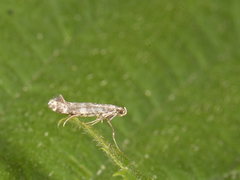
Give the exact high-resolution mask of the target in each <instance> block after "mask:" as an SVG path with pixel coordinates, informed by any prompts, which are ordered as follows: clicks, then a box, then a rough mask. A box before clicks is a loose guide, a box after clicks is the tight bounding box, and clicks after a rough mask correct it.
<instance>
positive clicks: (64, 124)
mask: <svg viewBox="0 0 240 180" xmlns="http://www.w3.org/2000/svg"><path fill="white" fill-rule="evenodd" d="M78 116H79V115H71V116H69V118H67V120H66V121H64V123H63V127H64V126H65V124H66V123H67V122H68V121H69V120H70V119H71V118H73V117H78Z"/></svg>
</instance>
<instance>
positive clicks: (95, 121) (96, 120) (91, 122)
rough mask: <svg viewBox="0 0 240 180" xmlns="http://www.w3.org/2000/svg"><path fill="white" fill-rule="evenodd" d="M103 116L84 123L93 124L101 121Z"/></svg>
mask: <svg viewBox="0 0 240 180" xmlns="http://www.w3.org/2000/svg"><path fill="white" fill-rule="evenodd" d="M102 120H103V118H102V117H98V118H97V119H95V120H93V121H90V122H87V123H86V124H90V125H91V126H93V125H94V124H97V123H98V122H99V121H102Z"/></svg>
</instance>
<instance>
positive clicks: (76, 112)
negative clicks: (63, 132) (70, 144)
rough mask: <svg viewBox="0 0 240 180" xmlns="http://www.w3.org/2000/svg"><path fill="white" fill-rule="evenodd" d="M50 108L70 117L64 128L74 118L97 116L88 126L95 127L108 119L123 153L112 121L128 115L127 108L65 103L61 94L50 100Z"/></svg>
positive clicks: (109, 105)
mask: <svg viewBox="0 0 240 180" xmlns="http://www.w3.org/2000/svg"><path fill="white" fill-rule="evenodd" d="M48 107H49V108H50V109H51V110H53V111H55V112H57V113H60V114H68V115H69V117H68V118H67V120H66V121H65V122H64V123H63V126H65V124H66V123H67V121H69V120H70V119H71V118H73V117H94V116H96V117H97V118H96V119H95V120H93V121H90V122H87V124H90V125H94V124H96V123H98V122H99V121H101V122H103V120H104V119H106V120H107V122H108V124H109V125H110V126H111V128H112V131H113V133H112V137H113V141H114V143H115V145H116V147H117V148H118V150H119V151H120V152H121V150H120V149H119V147H118V145H117V142H116V140H115V131H114V128H113V126H112V124H111V122H110V121H111V120H112V119H113V118H114V117H115V116H117V115H118V116H125V115H126V114H127V108H126V107H119V106H116V105H112V104H96V103H90V102H83V103H77V102H67V101H65V99H64V98H63V96H62V95H61V94H60V95H58V96H57V97H56V98H54V99H50V101H49V102H48Z"/></svg>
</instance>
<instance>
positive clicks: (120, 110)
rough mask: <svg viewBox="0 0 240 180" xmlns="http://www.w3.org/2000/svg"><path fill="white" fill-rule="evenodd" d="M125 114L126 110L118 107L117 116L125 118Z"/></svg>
mask: <svg viewBox="0 0 240 180" xmlns="http://www.w3.org/2000/svg"><path fill="white" fill-rule="evenodd" d="M126 114H127V108H125V107H124V108H122V107H120V108H119V109H118V116H125V115H126Z"/></svg>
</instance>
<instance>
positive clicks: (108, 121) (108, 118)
mask: <svg viewBox="0 0 240 180" xmlns="http://www.w3.org/2000/svg"><path fill="white" fill-rule="evenodd" d="M116 115H117V113H116V114H112V115H110V116H108V117H107V118H106V119H107V123H108V124H109V125H110V126H111V128H112V138H113V141H114V144H115V146H116V147H117V149H118V150H119V152H120V153H122V154H123V155H124V153H123V152H122V151H121V150H120V148H119V147H118V145H117V141H116V139H115V131H114V128H113V125H112V123H111V122H110V121H111V120H112V119H113V118H114V117H115V116H116Z"/></svg>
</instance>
